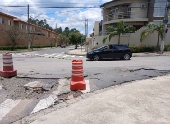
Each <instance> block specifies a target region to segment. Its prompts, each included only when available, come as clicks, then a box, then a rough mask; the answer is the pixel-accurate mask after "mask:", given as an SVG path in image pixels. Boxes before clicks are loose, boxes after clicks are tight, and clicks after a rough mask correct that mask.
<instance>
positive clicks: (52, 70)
mask: <svg viewBox="0 0 170 124" xmlns="http://www.w3.org/2000/svg"><path fill="white" fill-rule="evenodd" d="M69 49H70V48H57V49H46V50H41V51H33V52H29V53H30V54H49V55H50V54H61V52H62V53H63V52H67V51H68V50H69ZM73 59H81V60H83V68H84V76H85V80H89V85H90V91H91V92H92V91H94V90H100V89H103V88H107V87H110V86H113V85H120V84H122V83H126V82H129V81H134V80H141V79H147V78H152V77H156V76H162V75H166V74H169V73H170V56H155V57H132V58H131V60H129V61H124V60H112V61H89V60H87V59H86V58H85V57H81V58H80V57H79V56H75V57H68V56H67V57H62V58H60V57H58V58H53V57H51V58H48V57H37V56H27V55H22V54H13V65H14V68H15V69H16V70H17V72H18V77H17V78H11V79H5V80H4V79H1V80H0V84H1V85H0V93H1V95H0V103H1V104H2V103H4V102H3V101H4V100H5V99H6V98H8V100H7V101H8V102H9V100H12V102H13V104H19V103H20V104H24V105H25V107H24V108H22V109H20V111H18V109H17V107H16V108H15V109H17V111H16V110H15V109H12V107H11V106H10V107H11V109H12V110H13V111H12V112H10V113H9V114H7V115H6V116H5V118H4V119H3V122H4V123H6V122H9V121H10V122H12V121H16V120H18V119H20V118H22V117H24V116H26V115H28V114H29V113H30V112H31V111H32V110H33V108H34V107H35V106H36V105H37V103H38V102H39V101H40V100H41V99H42V100H43V99H44V97H45V98H48V96H49V95H50V94H51V93H52V91H56V90H57V89H58V88H60V90H61V91H62V92H63V93H67V92H69V91H68V89H69V83H68V84H67V85H65V84H60V83H58V79H70V77H71V71H72V60H73ZM0 63H1V64H0V69H2V56H1V57H0ZM32 80H34V81H36V80H43V82H45V83H49V82H52V83H55V84H56V86H55V87H53V89H52V90H51V91H50V92H47V93H45V94H39V93H38V94H29V95H28V94H27V92H25V90H24V89H23V85H24V84H26V83H29V82H30V81H32ZM15 82H16V84H15ZM61 85H63V86H66V87H64V88H63V89H62V87H61ZM14 86H15V88H16V90H15V89H11V88H12V87H13V88H14ZM4 87H5V88H7V89H6V91H4V90H5V89H4ZM20 89H21V90H20ZM65 89H67V90H65ZM8 90H9V92H8ZM20 91H21V92H20ZM22 91H23V93H22ZM13 93H14V94H13ZM24 94H25V96H27V97H28V98H29V100H28V99H26V100H25V99H24V98H25V96H24ZM37 98H38V99H37ZM46 101H49V100H46ZM10 102H11V101H10ZM4 106H6V108H5V109H6V111H4V112H7V111H8V110H9V108H10V107H9V106H8V105H5V104H3V105H0V108H2V109H4ZM18 106H20V105H18ZM49 106H50V105H49ZM0 111H1V112H2V110H0ZM13 112H14V113H15V114H14V113H13ZM3 114H4V115H5V114H6V113H3ZM0 120H1V119H0Z"/></svg>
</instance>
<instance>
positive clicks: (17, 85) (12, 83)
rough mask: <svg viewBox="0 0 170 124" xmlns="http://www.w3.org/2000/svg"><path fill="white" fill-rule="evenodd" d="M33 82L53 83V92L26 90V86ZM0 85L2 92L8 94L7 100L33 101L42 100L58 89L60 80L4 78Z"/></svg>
mask: <svg viewBox="0 0 170 124" xmlns="http://www.w3.org/2000/svg"><path fill="white" fill-rule="evenodd" d="M33 81H41V82H44V83H48V84H49V83H51V85H52V87H51V90H49V91H46V90H29V89H26V88H24V85H25V84H27V83H30V82H33ZM0 85H1V86H2V89H3V90H2V92H5V94H7V96H6V98H9V99H25V98H27V99H31V98H37V99H38V98H40V97H41V96H42V95H45V94H50V93H51V92H53V91H54V90H56V89H57V87H58V79H34V78H18V77H13V78H3V77H0Z"/></svg>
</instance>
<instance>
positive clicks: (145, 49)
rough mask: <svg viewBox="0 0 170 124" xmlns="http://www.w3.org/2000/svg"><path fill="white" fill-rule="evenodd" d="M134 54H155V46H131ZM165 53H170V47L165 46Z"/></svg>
mask: <svg viewBox="0 0 170 124" xmlns="http://www.w3.org/2000/svg"><path fill="white" fill-rule="evenodd" d="M130 48H131V50H132V52H133V53H139V52H155V51H156V47H155V46H130ZM164 51H170V45H165V48H164Z"/></svg>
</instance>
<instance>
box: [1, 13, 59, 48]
mask: <svg viewBox="0 0 170 124" xmlns="http://www.w3.org/2000/svg"><path fill="white" fill-rule="evenodd" d="M0 18H3V19H4V24H1V23H0V46H10V45H11V40H10V39H9V38H8V37H7V36H6V35H5V33H4V30H6V29H7V28H8V27H11V26H12V25H15V26H17V27H19V28H20V29H21V31H23V32H25V33H27V31H28V26H27V22H24V21H21V20H19V19H17V18H16V17H13V16H10V15H6V14H3V13H0ZM8 20H11V21H12V25H11V26H9V25H8ZM21 25H23V27H21ZM26 27H27V28H26ZM30 31H33V32H36V31H37V32H40V31H42V32H43V33H44V34H45V36H42V35H35V37H36V39H35V40H34V41H33V45H35V46H37V45H40V46H43V45H49V46H50V45H53V46H55V44H56V40H55V37H56V35H57V34H56V33H54V32H52V31H50V30H47V29H44V28H42V27H39V26H36V25H32V24H31V25H30ZM30 35H32V34H30ZM27 44H28V37H26V36H25V37H24V38H22V39H21V40H19V41H18V42H17V45H23V46H27Z"/></svg>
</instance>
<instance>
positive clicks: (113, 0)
mask: <svg viewBox="0 0 170 124" xmlns="http://www.w3.org/2000/svg"><path fill="white" fill-rule="evenodd" d="M116 1H119V0H112V1H110V2H106V3H104V4H102V5H100V7H104V6H105V5H107V4H110V3H112V2H116Z"/></svg>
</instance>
